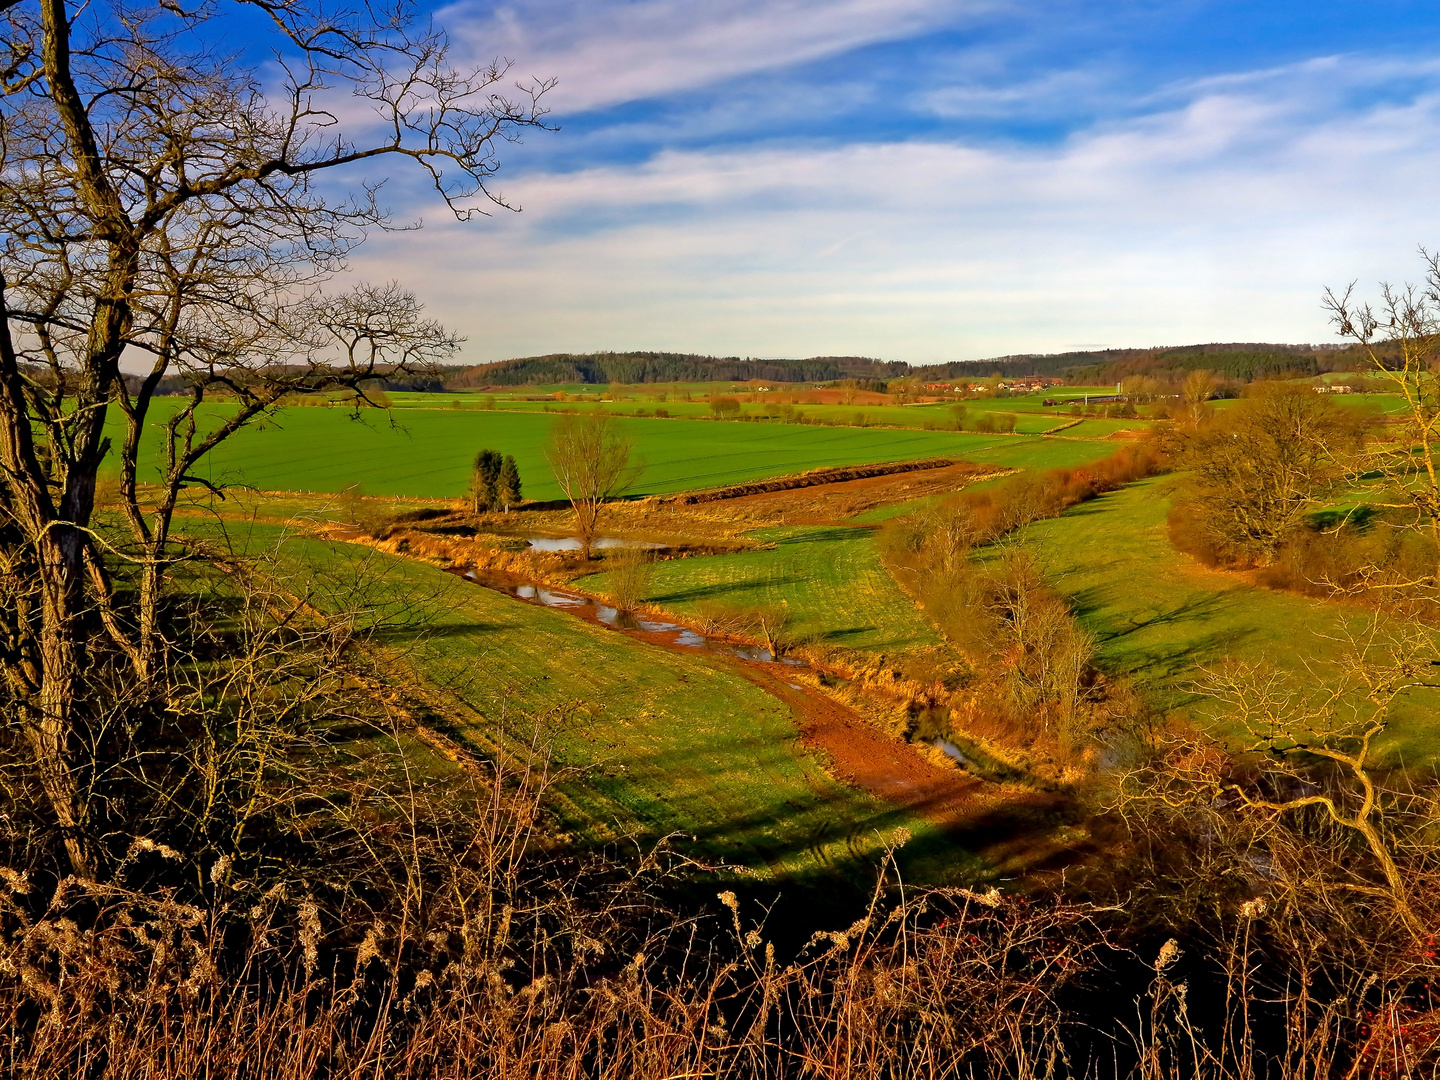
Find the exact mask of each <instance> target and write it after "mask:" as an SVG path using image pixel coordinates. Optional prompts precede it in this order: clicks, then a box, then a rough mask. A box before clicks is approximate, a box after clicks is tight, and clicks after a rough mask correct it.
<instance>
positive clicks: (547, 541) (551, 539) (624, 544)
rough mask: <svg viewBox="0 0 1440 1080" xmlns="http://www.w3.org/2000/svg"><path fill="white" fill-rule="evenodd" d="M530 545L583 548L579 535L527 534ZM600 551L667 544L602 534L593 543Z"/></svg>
mask: <svg viewBox="0 0 1440 1080" xmlns="http://www.w3.org/2000/svg"><path fill="white" fill-rule="evenodd" d="M523 539H524V540H525V542H526V543H527V544H529V545H530V550H531V551H579V550H580V548H581V546H582V545H581V543H580V538H579V537H578V536H558V537H557V536H526V537H524V538H523ZM591 547H593V548H595V549H596V550H599V551H604V550H607V549H609V548H640V549H641V550H643V551H664V550H665V547H666V545H664V544H655V543H651V542H650V541H648V540H621V539H618V538H617V537H614V536H601V537H599V538H597V539H596V540H595V542H594V543H593V544H592V545H591Z"/></svg>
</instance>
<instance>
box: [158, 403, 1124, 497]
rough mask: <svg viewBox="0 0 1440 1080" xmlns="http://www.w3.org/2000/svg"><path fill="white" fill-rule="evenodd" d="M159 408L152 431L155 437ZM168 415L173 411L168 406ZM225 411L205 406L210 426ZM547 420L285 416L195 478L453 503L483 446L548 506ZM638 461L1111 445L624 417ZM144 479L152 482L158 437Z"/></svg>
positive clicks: (696, 468) (1055, 457)
mask: <svg viewBox="0 0 1440 1080" xmlns="http://www.w3.org/2000/svg"><path fill="white" fill-rule="evenodd" d="M168 404H169V403H168V402H165V401H162V402H161V403H157V406H156V408H155V410H154V411H153V414H152V419H151V425H152V428H154V429H156V430H163V424H164V417H165V415H166V410H165V409H164V408H163V407H162V406H163V405H168ZM170 407H172V408H173V407H174V406H170ZM224 408H225V406H221V405H216V406H213V407H210V408H209V410H208V413H207V416H206V417H205V419H207V420H210V421H211V422H214V418H215V417H216V416H217V415H219V413H220V411H221V410H223V409H224ZM555 419H556V417H555V415H554V414H544V413H529V414H527V413H517V412H487V411H478V412H470V411H463V410H462V411H455V410H443V409H436V410H428V409H417V410H409V411H398V412H397V413H396V414H395V422H394V423H393V424H392V423H391V422H390V418H389V417H387V416H386V414H385V413H383V412H380V411H378V410H366V411H365V412H364V413H362V414H361V418H360V419H358V420H357V419H352V418H351V417H350V414H349V413H348V412H347V411H346V410H344V409H338V408H332V409H327V408H290V409H284V410H281V411H280V412H279V413H278V414H277V415H276V417H275V418H274V419H273V420H270V421H267V422H265V423H264V424H262V425H258V426H255V427H251V428H247V429H244V430H242V431H240V432H239V433H237V434H236V435H235V436H233V437H232V438H231V439H230V440H228V441H227V442H225V443H224V444H222V445H221V446H220V447H219V448H218V449H217V450H216V451H215V452H214V453H213V454H211V455H210V457H209V458H208V459H207V460H206V461H204V462H202V463H201V464H200V465H199V466H198V468H197V469H196V472H198V474H199V475H201V476H203V477H205V478H206V479H208V480H210V481H211V482H212V483H217V484H235V485H249V486H252V487H255V488H258V489H261V490H278V491H312V492H339V491H343V490H345V489H347V488H349V487H351V486H353V485H356V484H359V485H360V486H361V490H363V491H364V492H365V493H366V494H369V495H413V496H421V497H432V498H456V497H459V496H461V495H463V494H464V493H465V491H466V489H467V487H468V485H469V481H470V462H471V461H472V459H473V458H474V455H475V452H476V451H477V450H479V449H480V448H482V447H487V446H488V447H493V448H495V449H499V450H501V451H503V452H505V453H511V454H514V455H515V459H516V461H517V463H518V464H519V467H520V472H521V475H522V477H523V478H524V481H525V496H526V498H529V499H539V500H550V499H557V498H559V497H560V494H561V493H560V490H559V488H558V487H557V486H556V485H555V483H554V481H553V480H552V479H551V477H550V471H549V467H548V465H546V463H545V458H544V448H545V442H546V438H547V437H548V433H549V430H550V425H551V424H552V423H554V421H555ZM623 423H624V424H625V426H626V429H627V430H628V431H629V432H630V433H631V434H632V435H633V437H634V440H635V449H636V456H637V457H638V458H639V459H640V460H642V461H644V462H645V464H646V468H645V471H644V474H643V475H642V477H641V480H640V482H639V484H638V485H636V488H635V490H634V493H635V494H662V493H666V492H673V491H680V490H685V489H688V488H698V487H711V486H719V485H723V484H730V483H737V482H741V481H745V480H752V479H757V478H760V477H765V476H776V475H781V474H785V473H793V472H800V471H803V470H806V469H814V468H820V467H824V466H836V465H854V464H862V463H866V462H874V461H894V460H906V459H913V458H923V457H937V456H955V457H963V458H966V459H968V460H973V461H978V462H985V463H991V464H999V465H1014V466H1017V467H1036V466H1039V467H1045V466H1048V465H1050V464H1055V465H1069V464H1079V463H1081V462H1083V461H1088V460H1093V459H1095V458H1097V457H1102V456H1105V455H1106V454H1108V453H1111V452H1113V447H1110V446H1107V445H1105V444H1102V443H1095V442H1086V441H1078V440H1077V441H1065V440H1063V439H1058V438H1047V439H1040V438H1038V437H1030V438H1025V437H1020V436H1005V435H979V434H974V433H969V432H966V433H963V434H957V433H954V432H949V433H947V432H938V431H898V430H893V429H884V428H850V427H820V426H812V425H794V424H782V423H731V422H717V421H712V420H704V421H701V420H657V419H626V420H624V421H623ZM146 450H147V452H148V454H149V457H148V459H147V461H146V463H145V465H144V466H143V467H142V468H141V476H140V478H141V480H142V481H146V480H149V479H153V478H154V477H156V476H157V475H158V471H157V470H158V464H159V458H158V453H159V446H158V440H151V441H149V442H148V444H147V446H146Z"/></svg>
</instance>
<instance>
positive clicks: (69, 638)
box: [25, 526, 94, 877]
mask: <svg viewBox="0 0 1440 1080" xmlns="http://www.w3.org/2000/svg"><path fill="white" fill-rule="evenodd" d="M67 532H70V533H73V532H74V530H73V529H68V528H66V527H65V526H58V527H55V528H52V529H50V530H49V531H48V532H46V533H45V535H44V536H43V537H42V538H41V540H40V542H39V544H38V547H39V551H40V586H41V598H42V599H41V604H42V607H41V627H40V643H39V644H40V658H41V670H42V675H41V683H40V693H39V695H38V696H37V698H36V700H35V703H34V705H33V706H32V708H31V709H30V710H29V712H30V715H29V717H28V718H27V720H26V723H25V734H26V737H27V738H28V739H29V741H30V746H31V748H32V749H33V750H34V752H35V764H36V768H37V771H38V772H39V780H40V786H41V788H42V789H43V790H44V792H45V797H46V798H47V799H48V800H49V802H50V809H51V811H52V812H53V813H54V815H55V823H56V824H57V825H58V826H59V827H60V831H61V834H62V836H63V838H64V843H65V854H66V856H67V857H68V858H69V860H70V869H71V871H72V872H73V873H75V874H77V875H79V876H80V877H89V876H90V875H91V874H92V873H93V870H94V866H93V860H92V859H91V857H90V851H89V844H88V842H87V840H86V838H85V836H84V835H83V831H82V830H83V826H84V817H85V814H84V801H83V798H82V796H81V793H80V788H79V784H78V783H77V782H76V778H75V774H74V772H73V770H72V769H71V767H70V749H71V747H70V742H71V737H72V735H73V734H74V730H75V713H76V708H77V705H78V700H79V696H80V694H79V690H80V685H81V671H82V662H83V658H82V655H81V653H82V649H81V647H80V627H79V625H78V623H79V612H78V610H77V609H78V606H79V605H78V603H77V601H78V598H79V591H80V566H79V560H80V548H79V544H78V543H77V542H76V538H75V537H74V536H68V537H67V536H66V535H65V534H66V533H67Z"/></svg>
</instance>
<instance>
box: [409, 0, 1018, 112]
mask: <svg viewBox="0 0 1440 1080" xmlns="http://www.w3.org/2000/svg"><path fill="white" fill-rule="evenodd" d="M999 6H1001V4H1000V3H999V0H706V2H704V3H698V4H697V3H695V2H693V0H639V2H636V3H623V4H614V3H611V4H605V3H597V2H595V0H528V2H525V0H522V2H519V3H512V4H508V5H504V6H501V7H498V8H497V7H494V6H493V5H491V4H489V3H484V2H481V0H460V2H459V3H456V4H453V5H451V6H449V7H447V8H444V9H442V10H441V11H439V12H437V14H436V18H437V20H438V21H439V22H441V23H442V24H443V25H445V26H446V27H448V28H449V29H450V32H451V34H452V36H453V37H454V38H455V39H456V40H457V41H458V42H460V43H461V44H462V45H463V46H464V47H465V48H466V49H467V50H469V51H470V52H471V53H472V54H473V55H475V56H476V57H477V58H484V59H488V58H490V57H493V56H496V55H499V56H503V57H507V58H509V59H512V60H514V61H515V64H516V66H515V68H514V69H513V70H514V74H515V75H517V76H520V77H530V78H550V77H555V78H557V79H558V80H559V86H558V87H557V89H556V90H555V92H554V93H553V94H552V95H551V97H550V99H549V101H550V104H551V106H552V107H553V108H554V109H555V110H556V111H558V112H562V113H564V112H573V111H578V110H585V109H595V108H601V107H604V106H609V105H615V104H619V103H622V102H627V101H635V100H639V99H644V98H651V97H657V96H661V95H673V94H675V93H677V92H681V91H686V90H692V89H695V88H698V87H702V86H706V85H709V84H712V83H715V82H718V81H721V80H724V79H730V78H734V77H736V76H741V75H747V74H752V73H755V72H760V71H766V70H770V69H774V68H779V67H785V66H790V65H794V64H799V63H804V62H806V61H810V60H815V59H819V58H821V57H825V56H832V55H836V54H838V53H843V52H846V51H848V50H850V49H854V48H857V47H860V46H863V45H868V44H872V43H875V42H882V41H894V40H899V39H902V38H907V37H911V36H913V35H915V34H918V33H922V32H924V31H926V30H930V29H933V28H935V27H937V26H942V25H945V24H947V23H951V22H953V21H955V19H956V18H957V17H958V16H962V15H966V14H978V13H980V12H983V11H988V10H992V9H994V8H996V7H999Z"/></svg>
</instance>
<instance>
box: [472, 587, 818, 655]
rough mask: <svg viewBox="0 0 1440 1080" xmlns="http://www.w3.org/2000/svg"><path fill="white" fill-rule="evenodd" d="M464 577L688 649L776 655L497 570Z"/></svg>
mask: <svg viewBox="0 0 1440 1080" xmlns="http://www.w3.org/2000/svg"><path fill="white" fill-rule="evenodd" d="M464 577H465V580H467V581H472V582H474V583H475V584H476V585H483V586H484V587H485V588H487V589H494V590H495V591H496V592H503V593H505V594H506V595H507V596H513V597H515V599H517V600H523V601H525V602H526V603H529V604H540V605H542V606H544V607H548V608H558V609H561V610H564V611H571V612H574V613H575V614H577V615H579V614H586V613H589V612H593V613H594V617H595V619H596V621H597V622H602V623H604V624H605V625H606V626H610V627H614V628H615V629H617V630H639V631H641V632H642V633H646V634H656V635H660V636H662V637H664V638H666V639H667V640H668V643H669V644H672V645H683V646H685V647H686V648H690V649H703V650H705V651H707V652H714V653H722V654H724V655H725V656H734V657H738V658H739V659H741V660H757V661H760V662H762V663H774V661H775V657H774V656H772V655H770V650H768V649H764V648H762V647H760V646H759V645H743V644H739V643H737V642H733V641H724V640H721V639H719V638H708V637H706V636H705V635H703V634H700V633H697V632H696V631H694V630H692V629H690V628H689V627H688V626H681V625H680V624H679V623H673V622H665V621H663V620H660V619H653V618H645V617H643V616H639V615H631V614H628V613H626V612H622V611H617V610H616V609H615V608H613V607H610V606H608V605H606V604H602V603H601V602H600V601H598V600H594V599H592V598H590V597H588V596H582V595H581V594H579V593H572V592H566V591H565V590H564V589H556V588H552V587H551V586H549V585H536V584H533V583H531V582H525V581H516V580H513V579H510V578H508V577H502V576H500V575H496V574H487V573H484V572H483V571H475V570H467V571H466V572H465V575H464ZM780 662H781V663H782V664H788V665H790V666H791V667H796V668H803V667H805V666H806V665H805V664H804V663H803V662H802V661H799V660H792V659H790V658H789V657H782V658H781V659H780Z"/></svg>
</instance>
